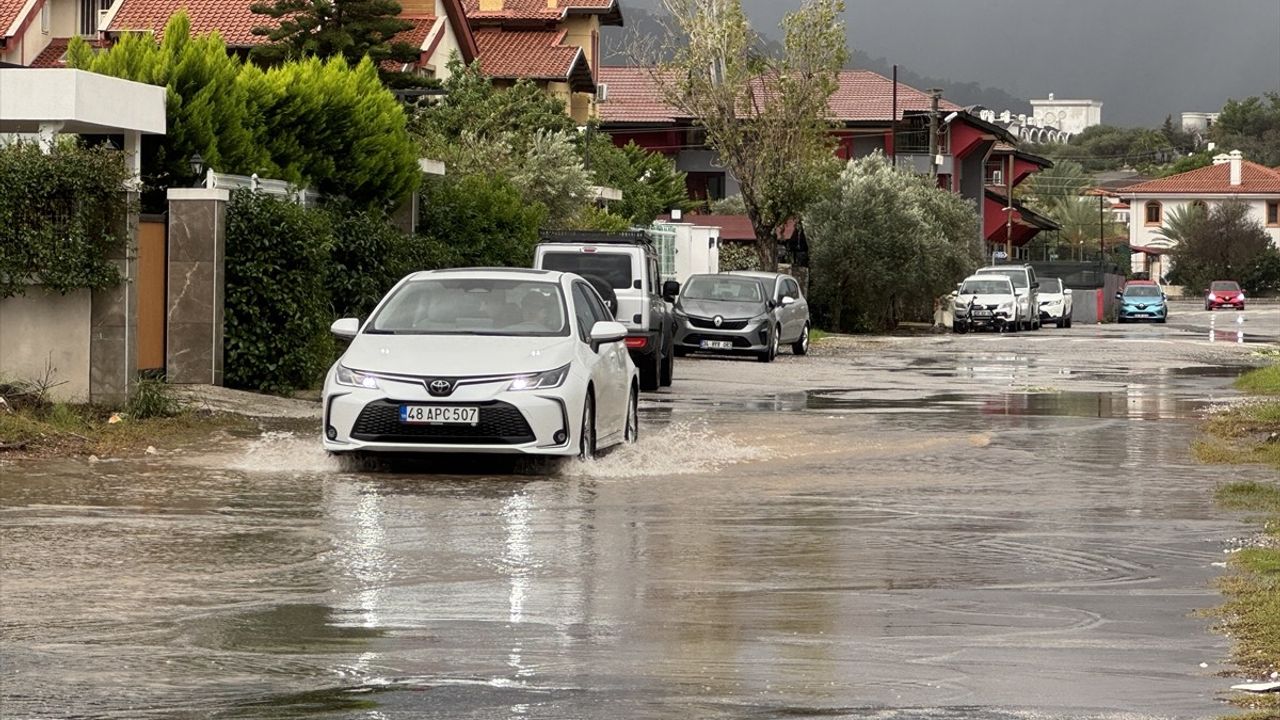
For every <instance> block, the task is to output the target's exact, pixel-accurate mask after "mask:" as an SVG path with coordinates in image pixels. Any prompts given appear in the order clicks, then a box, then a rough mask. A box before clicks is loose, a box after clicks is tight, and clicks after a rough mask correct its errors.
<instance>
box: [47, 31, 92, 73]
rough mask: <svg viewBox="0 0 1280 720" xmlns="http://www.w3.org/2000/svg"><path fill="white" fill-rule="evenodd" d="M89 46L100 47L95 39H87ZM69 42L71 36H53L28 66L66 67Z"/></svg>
mask: <svg viewBox="0 0 1280 720" xmlns="http://www.w3.org/2000/svg"><path fill="white" fill-rule="evenodd" d="M88 42H89V47H95V48H97V47H102V44H101V43H100V42H98V41H97V40H89V41H88ZM70 44H71V38H53V39H52V40H50V41H49V44H48V45H47V46H45V49H44V50H41V51H40V54H39V55H37V56H36V57H35V59H34V60H32V61H31V65H30V67H33V68H60V67H66V66H67V63H66V54H67V46H68V45H70Z"/></svg>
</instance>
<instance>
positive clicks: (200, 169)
mask: <svg viewBox="0 0 1280 720" xmlns="http://www.w3.org/2000/svg"><path fill="white" fill-rule="evenodd" d="M188 162H190V163H191V174H192V175H194V176H195V178H196V187H200V185H201V184H202V183H203V181H204V158H203V157H202V156H201V155H200V153H196V154H195V155H192V156H191V159H190V160H189V161H188Z"/></svg>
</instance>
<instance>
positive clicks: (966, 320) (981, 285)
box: [951, 273, 1022, 334]
mask: <svg viewBox="0 0 1280 720" xmlns="http://www.w3.org/2000/svg"><path fill="white" fill-rule="evenodd" d="M953 314H954V321H953V322H952V323H951V329H952V331H953V332H957V333H961V334H963V333H967V332H969V331H970V330H975V331H976V330H982V329H991V330H995V331H997V332H1003V331H1006V330H1008V331H1011V332H1017V331H1018V328H1019V326H1020V325H1021V320H1022V316H1021V315H1020V314H1019V313H1018V295H1017V292H1016V291H1015V290H1014V287H1013V281H1012V280H1010V279H1009V278H1008V277H1007V276H1005V275H996V274H992V273H987V274H984V275H971V276H969V277H967V278H965V279H964V282H962V283H960V285H959V286H958V287H957V289H956V296H955V300H954V307H953Z"/></svg>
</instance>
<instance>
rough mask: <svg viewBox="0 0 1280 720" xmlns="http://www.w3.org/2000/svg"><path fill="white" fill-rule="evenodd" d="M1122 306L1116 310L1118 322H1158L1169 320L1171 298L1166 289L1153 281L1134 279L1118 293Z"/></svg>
mask: <svg viewBox="0 0 1280 720" xmlns="http://www.w3.org/2000/svg"><path fill="white" fill-rule="evenodd" d="M1116 299H1117V300H1119V301H1120V307H1119V309H1117V310H1116V322H1121V323H1126V322H1138V321H1140V320H1154V321H1155V322H1158V323H1163V322H1168V320H1169V300H1168V298H1167V297H1165V294H1164V289H1163V288H1161V287H1160V286H1159V285H1157V284H1155V283H1154V282H1151V281H1143V280H1133V281H1130V282H1128V283H1126V284H1125V286H1124V290H1122V291H1121V292H1118V293H1116Z"/></svg>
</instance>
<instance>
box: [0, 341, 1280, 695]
mask: <svg viewBox="0 0 1280 720" xmlns="http://www.w3.org/2000/svg"><path fill="white" fill-rule="evenodd" d="M1027 362H1029V361H1028V360H1027V359H1025V358H1017V357H1012V358H1005V359H996V360H992V359H991V358H990V357H987V358H980V359H972V358H971V359H967V360H966V359H961V360H960V361H958V362H952V363H948V362H939V361H936V360H934V359H926V360H922V361H921V362H920V363H918V364H917V365H916V366H915V368H914V369H915V371H916V372H921V373H935V374H937V373H948V374H950V375H951V376H957V377H969V378H972V377H974V376H975V374H976V375H978V376H983V377H986V376H994V375H1000V374H1001V373H1005V372H1007V371H1008V369H1009V368H1010V367H1014V368H1017V367H1021V366H1025V364H1026V363H1027ZM1231 374H1232V372H1231V371H1225V372H1220V371H1209V372H1198V373H1192V372H1168V373H1160V374H1157V375H1155V376H1152V377H1144V378H1142V379H1141V381H1140V382H1137V381H1135V382H1131V383H1129V384H1125V385H1123V386H1119V387H1117V386H1110V387H1107V388H1105V389H1101V390H1097V391H1094V390H1090V391H1074V390H1048V389H1044V388H1036V387H1020V388H1013V389H1002V390H1000V391H988V392H985V393H967V392H937V391H934V390H928V391H922V392H920V393H918V394H917V396H915V397H910V398H905V397H904V398H900V399H894V398H886V397H885V396H884V395H883V394H880V395H877V394H875V393H868V392H865V391H862V390H859V389H856V388H829V389H816V390H813V391H810V392H794V393H776V394H773V395H771V396H769V397H758V398H741V399H739V398H733V397H724V396H714V395H710V394H704V395H698V394H697V393H688V394H684V395H677V396H667V397H661V396H660V397H658V398H656V399H655V400H654V401H651V402H649V403H647V405H646V408H645V419H646V421H647V422H646V433H645V436H644V438H643V441H642V443H641V444H640V445H639V446H638V447H634V448H627V449H624V450H622V451H619V452H616V453H614V454H612V455H610V456H608V457H606V458H604V459H602V460H599V461H596V462H593V463H580V462H571V463H564V464H561V465H558V466H551V467H544V468H541V469H540V470H539V471H537V472H534V473H525V474H519V473H517V474H512V473H502V474H492V473H489V472H487V471H474V470H473V471H472V472H469V473H459V472H457V471H458V470H459V469H460V468H459V467H457V466H452V465H450V466H447V467H446V468H445V469H446V470H448V471H449V474H440V472H439V471H440V468H441V466H440V465H438V464H436V461H432V460H426V461H420V462H418V463H416V464H409V465H407V466H406V465H404V464H400V465H397V466H395V467H394V468H392V469H390V470H386V469H383V470H381V471H377V472H368V471H359V470H355V469H353V468H350V467H345V466H343V465H341V464H339V463H337V462H335V461H333V460H330V459H329V458H327V457H325V456H324V455H323V453H321V452H320V451H319V449H318V447H317V444H316V443H315V442H314V439H313V438H311V437H309V436H306V435H300V434H296V433H289V432H275V433H267V434H265V435H264V436H263V437H261V438H259V439H257V440H256V441H254V442H253V443H252V444H250V445H249V446H247V447H246V446H244V445H227V446H225V447H217V448H206V449H204V450H203V451H201V452H197V451H195V450H188V451H186V452H183V453H177V454H171V455H162V456H159V457H148V458H146V459H143V460H128V461H120V462H103V463H99V464H96V465H89V464H88V463H86V462H84V461H81V460H75V459H64V460H54V461H43V462H40V463H22V464H16V465H7V466H3V467H0V472H3V476H4V482H3V485H2V486H0V541H2V543H3V544H2V547H3V552H2V555H0V573H2V575H0V577H2V578H3V585H2V590H0V601H2V602H3V608H2V609H3V613H2V618H3V619H2V624H0V631H2V634H0V637H2V638H3V646H2V648H0V649H2V650H3V663H0V681H2V683H3V696H2V697H0V701H2V703H3V704H2V705H0V709H2V710H3V713H2V714H3V716H4V717H5V718H10V717H14V718H21V717H69V716H76V717H103V718H136V717H165V718H171V717H178V718H185V717H190V718H197V717H199V718H205V717H224V718H258V717H266V718H293V717H298V718H301V717H333V718H398V717H403V718H410V717H412V718H424V717H425V718H570V717H572V718H615V717H625V718H674V717H688V718H695V717H696V718H721V717H723V718H739V717H759V718H774V717H784V716H786V717H816V716H821V717H881V716H883V717H894V718H903V717H907V718H910V717H942V718H948V717H954V718H973V717H987V718H1006V717H1010V718H1012V717H1029V716H1034V717H1082V716H1090V715H1107V714H1109V713H1114V712H1120V711H1137V712H1140V713H1142V714H1143V715H1144V716H1158V717H1203V716H1209V715H1214V714H1216V713H1218V712H1220V711H1221V710H1222V706H1221V705H1220V704H1219V701H1218V700H1217V699H1216V693H1217V692H1219V691H1220V690H1221V689H1222V687H1223V685H1224V683H1223V682H1222V679H1221V678H1219V677H1216V676H1215V675H1214V673H1215V672H1217V671H1219V670H1221V669H1222V666H1221V665H1220V664H1219V663H1221V662H1222V661H1223V659H1224V658H1225V656H1226V654H1227V648H1226V645H1225V641H1224V640H1222V639H1221V638H1219V637H1217V636H1215V635H1213V634H1211V633H1209V632H1207V631H1206V628H1207V627H1208V622H1209V621H1207V620H1204V619H1200V618H1197V617H1196V616H1195V615H1194V612H1195V611H1196V610H1197V609H1200V608H1205V607H1209V606H1212V605H1213V604H1214V603H1215V602H1216V600H1215V594H1214V592H1213V590H1212V587H1211V583H1212V579H1213V577H1214V576H1215V574H1216V572H1217V570H1216V569H1215V568H1214V567H1213V563H1214V562H1215V561H1218V560H1221V558H1222V545H1221V542H1222V540H1223V538H1225V537H1229V536H1230V535H1231V534H1232V533H1235V532H1238V531H1239V526H1238V525H1237V524H1236V523H1235V522H1234V521H1233V520H1231V519H1229V518H1225V517H1223V516H1222V515H1221V514H1220V513H1217V512H1216V511H1215V510H1214V508H1213V506H1212V493H1211V488H1212V485H1213V483H1214V482H1215V478H1214V476H1213V473H1212V472H1210V471H1206V470H1205V469H1204V468H1202V467H1199V466H1197V465H1196V464H1195V463H1194V462H1193V461H1192V460H1191V458H1190V456H1189V452H1188V445H1189V443H1190V441H1191V440H1192V439H1193V438H1194V434H1195V427H1194V423H1193V422H1192V420H1194V418H1195V417H1196V416H1197V413H1199V412H1200V411H1202V410H1203V409H1204V408H1205V407H1206V406H1208V405H1210V404H1212V403H1214V402H1217V401H1219V400H1221V398H1223V397H1226V396H1228V395H1229V394H1230V393H1229V391H1227V390H1226V387H1227V385H1228V384H1229V381H1230V377H1229V376H1230V375H1231ZM1105 376H1106V373H1105V371H1100V373H1099V377H1100V378H1105ZM1262 472H1263V471H1260V470H1251V469H1241V470H1239V472H1238V473H1237V474H1238V475H1239V476H1242V477H1243V476H1249V475H1261V473H1262ZM1202 662H1204V663H1207V664H1208V667H1207V668H1202V667H1200V663H1202Z"/></svg>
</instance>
